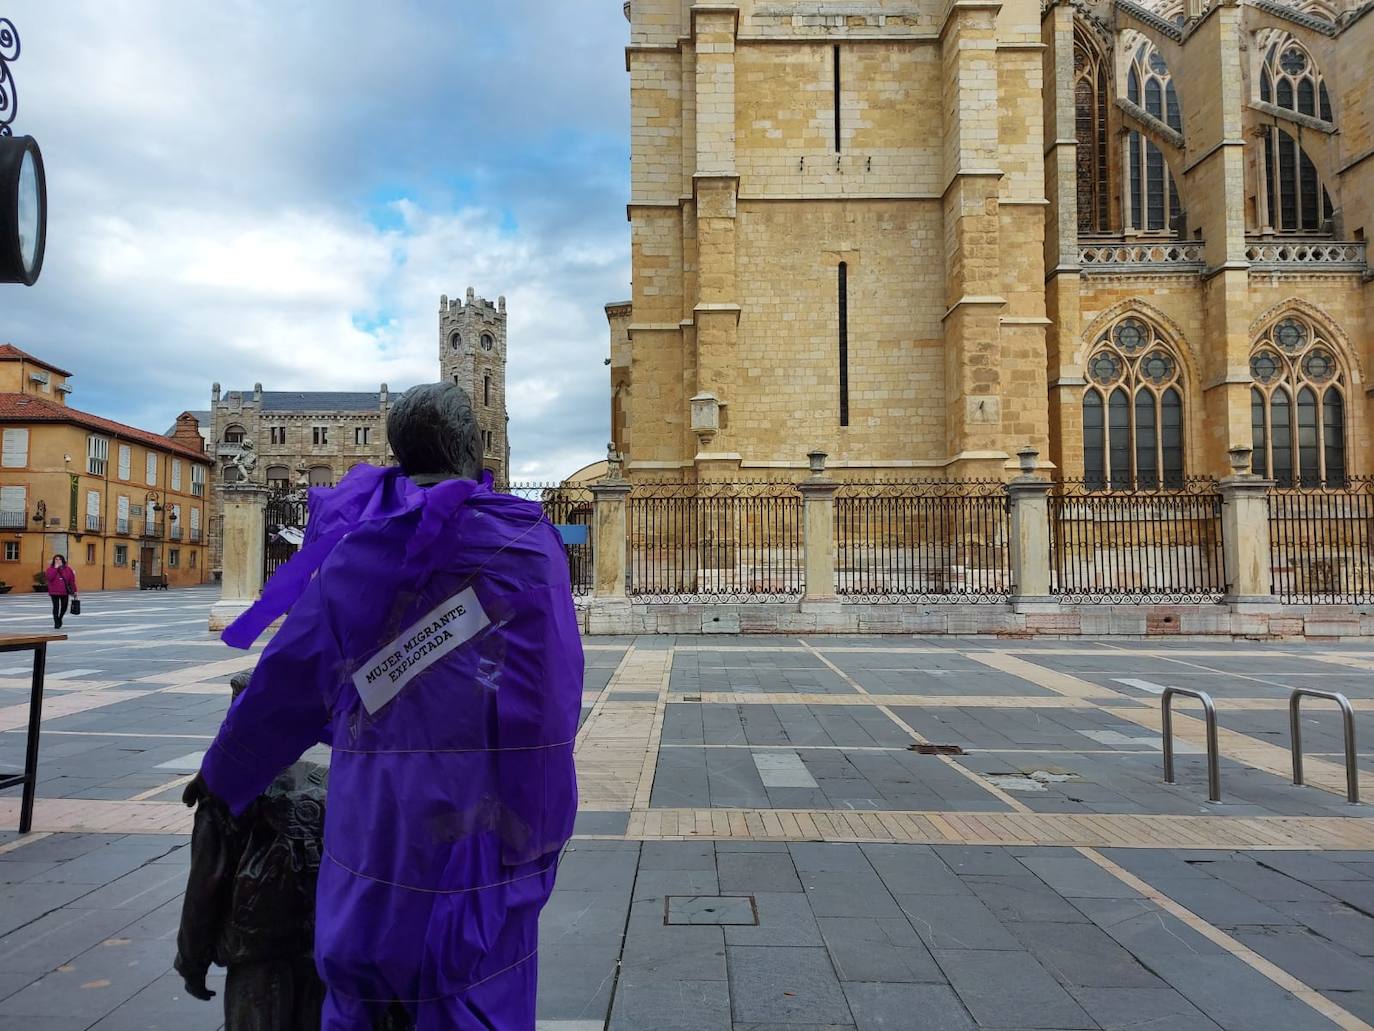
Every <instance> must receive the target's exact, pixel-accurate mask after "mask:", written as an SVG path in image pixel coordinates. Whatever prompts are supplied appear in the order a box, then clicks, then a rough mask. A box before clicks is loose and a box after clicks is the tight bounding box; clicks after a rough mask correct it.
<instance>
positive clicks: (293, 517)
mask: <svg viewBox="0 0 1374 1031" xmlns="http://www.w3.org/2000/svg"><path fill="white" fill-rule="evenodd" d="M307 518H308V512H307V508H306V495H305V492H304V491H289V492H287V493H283V494H274V495H272V496H271V497H270V498H268V499H267V507H266V509H265V510H264V512H263V540H264V542H265V547H264V548H263V556H262V562H263V568H262V575H263V581H264V582H266V580H267V578H268V577H270V576H271V575H272V574H273V573H275V572H276V571H277V569H278V568H279V567H281V566H283V565H285V564H286V562H287V561H288V560H289V559H290V558H291V556H292V555H294V554H295V553H296V550H297V549H298V548H299V547H300V539H301V535H302V534H304V532H305V523H306V519H307Z"/></svg>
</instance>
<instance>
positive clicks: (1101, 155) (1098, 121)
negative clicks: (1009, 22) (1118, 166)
mask: <svg viewBox="0 0 1374 1031" xmlns="http://www.w3.org/2000/svg"><path fill="white" fill-rule="evenodd" d="M1073 79H1074V87H1073V94H1074V134H1075V137H1076V138H1077V140H1078V168H1077V182H1078V231H1079V232H1080V233H1106V232H1109V231H1110V230H1111V192H1110V187H1109V183H1108V171H1107V169H1108V165H1107V137H1108V133H1107V104H1108V94H1107V62H1106V61H1105V60H1104V59H1103V55H1102V51H1101V50H1100V49H1099V48H1098V47H1097V46H1096V44H1095V43H1094V41H1093V40H1092V39H1091V38H1089V36H1088V34H1087V32H1086V31H1085V30H1084V29H1083V28H1082V27H1081V26H1079V27H1076V28H1075V29H1074V39H1073Z"/></svg>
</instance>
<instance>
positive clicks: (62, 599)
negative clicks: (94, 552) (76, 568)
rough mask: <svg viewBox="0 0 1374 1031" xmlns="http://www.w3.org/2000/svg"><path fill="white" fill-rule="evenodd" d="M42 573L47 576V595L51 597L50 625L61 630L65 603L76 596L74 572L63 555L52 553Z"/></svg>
mask: <svg viewBox="0 0 1374 1031" xmlns="http://www.w3.org/2000/svg"><path fill="white" fill-rule="evenodd" d="M44 575H46V576H47V578H48V597H49V598H51V599H52V625H53V626H55V627H56V628H57V629H58V630H61V629H62V620H63V618H64V617H65V616H66V615H67V603H68V602H69V601H70V600H71V599H72V598H75V597H76V574H75V573H73V572H72V567H71V566H69V565H67V558H66V556H65V555H54V556H53V557H52V564H51V565H49V566H48V568H47V569H46V570H44Z"/></svg>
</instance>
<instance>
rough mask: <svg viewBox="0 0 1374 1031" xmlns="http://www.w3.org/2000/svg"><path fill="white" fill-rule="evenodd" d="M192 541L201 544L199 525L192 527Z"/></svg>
mask: <svg viewBox="0 0 1374 1031" xmlns="http://www.w3.org/2000/svg"><path fill="white" fill-rule="evenodd" d="M191 543H192V544H199V543H200V529H199V528H198V527H192V529H191Z"/></svg>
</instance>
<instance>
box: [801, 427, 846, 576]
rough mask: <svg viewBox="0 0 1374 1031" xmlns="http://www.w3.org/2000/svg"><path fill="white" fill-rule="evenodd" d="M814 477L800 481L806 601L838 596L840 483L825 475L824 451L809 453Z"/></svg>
mask: <svg viewBox="0 0 1374 1031" xmlns="http://www.w3.org/2000/svg"><path fill="white" fill-rule="evenodd" d="M806 457H807V459H808V460H809V461H810V464H811V478H810V479H809V480H803V481H802V482H801V483H799V484H797V490H798V491H799V492H800V493H801V496H802V554H803V556H804V558H803V561H804V568H805V572H806V593H805V594H803V595H802V597H803V598H804V599H805V600H806V601H834V600H835V491H836V490H837V489H838V488H839V486H840V485H839V484H838V483H835V482H833V481H832V480H827V479H826V478H825V458H826V456H825V453H824V452H823V451H812V452H810V453H809V454H808V455H807V456H806Z"/></svg>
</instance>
